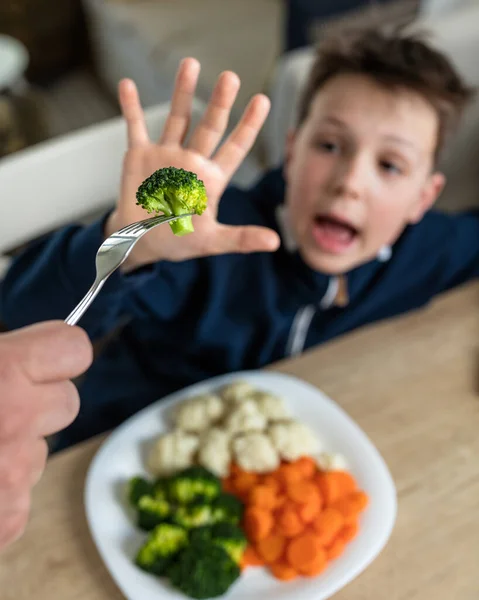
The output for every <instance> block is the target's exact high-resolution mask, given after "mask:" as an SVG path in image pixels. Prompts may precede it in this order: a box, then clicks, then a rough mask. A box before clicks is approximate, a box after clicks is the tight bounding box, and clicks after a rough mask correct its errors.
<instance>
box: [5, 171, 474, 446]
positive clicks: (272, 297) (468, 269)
mask: <svg viewBox="0 0 479 600" xmlns="http://www.w3.org/2000/svg"><path fill="white" fill-rule="evenodd" d="M283 199H284V181H283V179H282V176H281V171H280V170H275V171H272V172H270V173H268V174H267V175H266V176H265V177H264V178H263V179H262V180H261V181H259V182H258V184H257V185H256V186H255V187H253V188H252V189H251V190H248V191H244V190H239V189H237V188H229V189H228V190H227V191H226V192H225V194H224V196H223V199H222V201H221V204H220V214H219V220H220V221H222V222H224V223H229V224H261V225H265V226H268V227H271V228H273V229H275V230H276V231H278V232H280V235H282V233H283V232H282V229H281V226H280V222H279V219H278V208H279V207H281V205H282V202H283ZM103 222H104V219H102V220H101V221H98V222H96V223H94V224H92V225H90V226H87V227H80V226H71V227H68V228H66V229H63V230H61V231H59V232H56V233H55V234H53V235H51V236H49V237H48V238H47V239H43V240H41V241H40V242H38V243H36V244H35V245H32V246H31V247H29V248H28V249H27V250H26V251H25V252H24V253H23V254H21V255H20V256H19V257H18V258H17V259H16V260H15V262H14V264H13V265H12V267H11V269H10V271H9V272H8V274H7V277H6V279H5V281H4V285H3V289H2V312H3V314H2V318H3V320H4V321H5V323H6V324H7V326H8V327H9V328H12V329H13V328H17V327H20V326H23V325H27V324H29V323H33V322H37V321H42V320H46V319H64V318H65V317H66V316H67V315H68V314H69V312H70V311H71V310H72V308H73V307H74V306H75V305H76V304H77V302H78V301H79V300H80V299H81V298H82V297H83V295H84V294H85V292H86V291H87V289H88V288H89V287H90V285H91V284H92V282H93V280H94V277H95V254H96V251H97V249H98V247H99V246H100V244H101V243H102V241H103ZM478 276H479V212H478V211H471V212H469V213H462V214H460V215H454V216H452V215H446V214H441V213H439V212H434V211H431V212H429V213H428V214H427V215H426V216H425V218H424V219H423V220H422V221H421V222H420V223H419V224H418V225H415V226H412V227H409V228H407V229H406V231H405V232H404V233H403V234H402V236H401V237H400V239H399V240H398V241H397V243H396V244H395V245H394V248H393V251H392V256H391V258H390V260H389V261H388V262H385V263H383V262H380V261H379V260H373V261H371V262H368V263H367V264H364V265H362V266H360V267H358V268H356V269H354V270H353V271H351V272H350V273H349V274H348V287H349V296H350V299H349V300H350V301H349V304H348V306H346V307H344V308H340V307H338V306H335V305H334V304H333V303H332V299H333V298H334V288H335V283H336V280H335V279H334V278H331V277H329V276H326V275H324V274H322V273H318V272H314V271H312V270H311V269H310V268H309V267H307V266H306V264H305V263H304V262H303V261H302V260H301V258H300V256H299V255H298V253H297V252H296V251H294V250H293V251H288V249H287V247H286V245H285V244H282V246H281V248H280V249H279V250H278V251H277V252H275V253H256V254H251V255H231V254H230V255H224V256H217V257H210V258H201V259H196V260H189V261H185V262H182V263H170V262H161V263H157V264H154V265H152V266H149V267H145V268H142V269H140V270H138V271H136V272H134V273H131V274H128V275H125V274H122V273H120V272H119V271H117V272H116V273H114V274H113V275H112V276H111V277H110V279H109V280H108V281H107V283H106V284H105V287H104V288H103V290H102V291H101V292H100V294H99V296H98V297H97V298H96V300H95V301H94V303H93V304H92V306H91V307H90V309H89V310H88V311H87V312H86V314H85V316H84V317H83V319H82V321H81V322H80V323H79V324H80V325H81V326H82V327H84V328H85V329H86V331H87V332H88V334H89V335H90V337H91V338H92V339H93V340H95V339H98V338H101V337H102V336H104V335H105V334H107V333H109V332H111V331H112V330H117V327H118V325H120V324H121V325H122V327H121V328H120V332H119V333H117V335H116V339H115V340H114V341H113V342H110V344H109V345H108V346H107V348H106V350H105V351H104V352H103V353H102V354H101V355H100V357H99V358H98V359H97V360H96V361H95V364H94V365H93V366H92V368H91V369H90V370H89V371H88V373H87V375H86V377H85V378H84V380H83V382H82V384H81V386H80V392H81V396H82V408H81V412H80V415H79V417H78V418H77V420H76V421H75V423H73V424H72V425H71V426H70V427H69V428H68V429H66V430H65V431H64V432H63V433H62V435H61V436H60V441H59V447H64V446H66V445H70V444H71V443H74V442H78V441H80V440H83V439H86V438H88V437H90V436H91V435H94V434H96V433H100V432H103V431H105V430H107V429H110V428H112V427H114V426H116V425H117V424H119V423H120V422H122V421H123V420H124V419H126V418H127V417H129V416H130V415H132V414H134V413H135V412H137V411H138V410H139V409H141V408H143V407H144V406H146V405H147V404H149V403H151V402H152V401H154V400H157V399H158V398H160V397H162V396H163V395H165V394H168V393H170V392H172V391H175V390H177V389H179V388H182V387H184V386H187V385H189V384H192V383H194V382H197V381H199V380H203V379H205V378H208V377H212V376H215V375H219V374H222V373H225V372H231V371H238V370H242V369H255V368H259V367H262V366H264V365H266V364H268V363H271V362H273V361H277V360H279V359H282V358H284V357H286V356H288V355H291V354H294V353H297V352H301V351H302V350H303V349H306V348H310V347H312V346H315V345H317V344H320V343H322V342H325V341H326V340H329V339H331V338H333V337H335V336H339V335H342V334H344V333H346V332H348V331H351V330H353V329H355V328H357V327H360V326H362V325H365V324H367V323H371V322H373V321H377V320H380V319H384V318H387V317H391V316H393V315H397V314H399V313H403V312H405V311H410V310H412V309H416V308H418V307H421V306H423V305H425V304H426V303H427V302H428V301H429V300H430V299H431V298H432V297H433V296H435V295H436V294H439V293H441V292H443V291H445V290H447V289H449V288H452V287H454V286H457V285H460V284H462V283H464V282H466V281H467V280H469V279H472V278H474V277H478Z"/></svg>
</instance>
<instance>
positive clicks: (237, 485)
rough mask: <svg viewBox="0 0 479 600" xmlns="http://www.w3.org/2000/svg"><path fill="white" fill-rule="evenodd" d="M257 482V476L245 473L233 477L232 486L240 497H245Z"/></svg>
mask: <svg viewBox="0 0 479 600" xmlns="http://www.w3.org/2000/svg"><path fill="white" fill-rule="evenodd" d="M257 481H258V475H257V474H256V473H247V472H246V471H245V472H243V473H238V474H237V475H235V476H234V477H233V486H234V489H235V490H236V492H237V493H238V494H239V495H240V496H243V497H245V496H246V495H247V494H248V493H249V491H250V490H251V489H252V487H253V486H254V485H255V484H256V483H257Z"/></svg>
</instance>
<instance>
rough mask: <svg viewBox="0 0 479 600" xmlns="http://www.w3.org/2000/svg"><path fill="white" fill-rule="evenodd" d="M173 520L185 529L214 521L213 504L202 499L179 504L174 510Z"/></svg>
mask: <svg viewBox="0 0 479 600" xmlns="http://www.w3.org/2000/svg"><path fill="white" fill-rule="evenodd" d="M171 520H172V521H173V523H176V524H177V525H180V526H181V527H184V528H185V529H193V528H195V527H201V526H203V525H209V524H210V523H213V522H214V519H213V512H212V510H211V506H210V505H209V504H206V503H204V502H201V501H200V502H194V503H192V504H184V505H180V506H177V507H176V508H175V509H174V510H173V513H172V515H171Z"/></svg>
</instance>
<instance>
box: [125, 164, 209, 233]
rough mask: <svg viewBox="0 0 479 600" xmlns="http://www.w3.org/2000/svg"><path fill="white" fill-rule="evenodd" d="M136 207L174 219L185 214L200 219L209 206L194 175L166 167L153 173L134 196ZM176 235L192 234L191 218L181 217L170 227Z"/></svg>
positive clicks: (201, 184)
mask: <svg viewBox="0 0 479 600" xmlns="http://www.w3.org/2000/svg"><path fill="white" fill-rule="evenodd" d="M136 200H137V202H136V203H137V204H138V205H139V206H141V207H143V208H144V209H145V210H146V211H147V212H149V213H152V212H156V213H163V214H165V215H166V216H168V217H170V216H177V215H184V214H188V213H195V214H197V215H201V214H202V213H203V212H204V211H205V210H206V206H207V203H208V198H207V196H206V189H205V185H204V183H203V182H202V181H201V179H198V177H197V176H196V173H192V172H191V171H185V169H176V168H175V167H166V168H164V169H158V170H157V171H155V172H154V173H152V174H151V175H150V176H149V177H148V178H147V179H145V181H143V183H142V184H141V185H140V187H139V188H138V190H137V192H136ZM170 227H171V230H172V231H173V233H174V234H175V235H185V234H187V233H192V232H193V231H194V228H193V221H192V220H191V217H183V218H182V219H177V220H175V221H172V222H171V223H170Z"/></svg>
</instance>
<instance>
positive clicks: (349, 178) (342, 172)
mask: <svg viewBox="0 0 479 600" xmlns="http://www.w3.org/2000/svg"><path fill="white" fill-rule="evenodd" d="M365 180H366V171H365V169H364V166H363V165H362V164H361V160H360V159H359V158H354V159H350V160H344V161H341V163H340V164H338V165H337V168H336V170H335V173H334V176H333V177H332V181H331V186H332V190H331V191H332V193H333V194H334V195H335V196H344V197H347V198H351V199H354V200H357V199H359V198H360V197H361V195H362V192H363V190H364V186H365Z"/></svg>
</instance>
